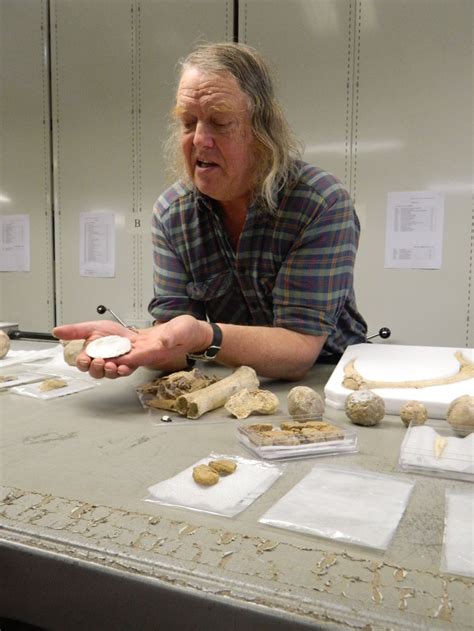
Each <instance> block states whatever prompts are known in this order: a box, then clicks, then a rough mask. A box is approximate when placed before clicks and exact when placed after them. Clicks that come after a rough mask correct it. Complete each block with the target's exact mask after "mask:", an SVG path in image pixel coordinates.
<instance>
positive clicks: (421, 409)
mask: <svg viewBox="0 0 474 631" xmlns="http://www.w3.org/2000/svg"><path fill="white" fill-rule="evenodd" d="M400 418H401V419H402V421H403V424H404V425H405V427H408V426H409V425H410V423H412V422H413V423H414V424H416V425H423V424H424V423H426V419H427V418H428V412H427V410H426V407H425V406H424V405H423V403H421V402H420V401H407V402H406V403H405V404H404V405H402V407H401V409H400Z"/></svg>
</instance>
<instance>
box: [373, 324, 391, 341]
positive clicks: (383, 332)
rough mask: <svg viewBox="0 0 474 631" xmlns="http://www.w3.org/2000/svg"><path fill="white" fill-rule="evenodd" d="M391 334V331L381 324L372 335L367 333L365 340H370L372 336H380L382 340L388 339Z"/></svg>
mask: <svg viewBox="0 0 474 631" xmlns="http://www.w3.org/2000/svg"><path fill="white" fill-rule="evenodd" d="M391 335H392V331H391V330H390V329H389V328H388V327H387V326H383V327H382V328H381V329H379V332H378V333H374V334H373V335H369V336H368V337H367V340H372V339H373V338H374V337H381V338H382V339H383V340H386V339H388V338H389V337H390V336H391Z"/></svg>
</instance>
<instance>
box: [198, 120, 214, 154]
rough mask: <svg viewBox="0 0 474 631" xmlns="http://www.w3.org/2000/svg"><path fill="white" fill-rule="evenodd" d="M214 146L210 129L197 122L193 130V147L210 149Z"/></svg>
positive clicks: (204, 124) (208, 126)
mask: <svg viewBox="0 0 474 631" xmlns="http://www.w3.org/2000/svg"><path fill="white" fill-rule="evenodd" d="M213 144H214V137H213V135H212V129H211V127H210V125H207V124H206V123H204V122H201V121H199V122H198V123H197V124H196V129H195V130H194V145H195V146H196V147H198V146H199V147H207V148H209V147H212V146H213Z"/></svg>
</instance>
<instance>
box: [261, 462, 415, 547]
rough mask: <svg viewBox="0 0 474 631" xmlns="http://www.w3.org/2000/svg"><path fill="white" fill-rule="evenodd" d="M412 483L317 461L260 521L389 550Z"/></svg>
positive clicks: (412, 485)
mask: <svg viewBox="0 0 474 631" xmlns="http://www.w3.org/2000/svg"><path fill="white" fill-rule="evenodd" d="M413 487H414V483H411V482H407V481H405V480H399V479H397V478H393V477H391V476H388V475H383V474H380V473H370V472H365V471H357V470H353V469H350V470H345V469H337V468H332V467H320V466H315V467H313V469H312V470H311V471H310V473H309V474H308V475H306V476H305V477H304V478H303V479H302V480H301V481H300V482H298V484H296V485H295V486H294V487H293V488H292V489H291V490H290V491H289V492H288V493H287V494H286V495H285V496H283V497H282V498H281V499H280V500H279V501H278V502H276V504H274V505H273V506H272V507H271V508H270V510H268V511H267V512H266V513H265V514H264V515H263V516H262V517H261V519H260V521H261V522H262V523H264V524H270V525H272V526H277V527H279V528H288V529H290V530H296V531H299V532H306V533H309V534H312V535H318V536H320V537H328V538H329V539H335V540H337V541H346V542H349V543H354V544H358V545H363V546H367V547H370V548H377V549H381V550H385V549H386V548H387V547H388V545H389V543H390V540H391V538H392V536H393V534H394V532H395V530H396V528H397V526H398V523H399V521H400V519H401V517H402V515H403V513H404V511H405V508H406V506H407V503H408V499H409V497H410V494H411V492H412V489H413Z"/></svg>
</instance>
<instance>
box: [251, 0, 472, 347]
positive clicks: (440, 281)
mask: <svg viewBox="0 0 474 631" xmlns="http://www.w3.org/2000/svg"><path fill="white" fill-rule="evenodd" d="M240 7H241V11H240V20H239V32H240V37H241V39H242V40H244V41H246V42H247V43H249V44H251V45H254V46H256V47H257V48H260V49H261V50H262V51H263V52H264V53H265V55H266V56H267V57H268V58H269V59H270V60H271V61H273V62H274V65H275V66H276V69H277V71H278V75H279V93H280V95H281V97H282V102H283V105H284V106H285V109H286V112H287V114H288V118H289V120H290V122H291V123H292V126H293V128H294V130H295V131H296V133H297V135H298V136H299V137H300V138H301V139H302V140H303V142H304V144H305V147H306V151H305V157H306V159H307V160H308V161H309V162H312V163H314V164H317V165H318V166H321V167H323V168H325V169H327V170H329V171H332V172H333V173H334V174H335V175H337V176H338V177H339V178H340V179H342V180H343V181H344V182H345V184H346V186H347V188H348V189H349V191H350V193H351V195H352V196H353V198H354V200H355V203H356V208H357V210H358V213H359V218H360V220H361V223H362V237H361V241H360V248H359V253H358V260H357V264H356V270H355V272H356V275H355V283H356V293H357V298H358V304H359V308H360V310H361V312H362V313H363V314H364V315H365V317H366V319H367V321H368V323H369V331H370V332H372V333H373V332H376V331H377V330H378V329H379V328H380V327H381V326H383V325H386V326H389V327H390V328H391V329H392V332H393V335H392V338H391V341H393V342H396V343H400V344H421V345H442V346H474V313H473V311H474V306H473V305H474V298H473V296H474V291H473V283H474V273H473V270H474V260H473V259H474V256H473V252H474V208H473V206H472V166H473V163H472V155H473V134H472V131H473V129H472V90H473V77H472V17H473V4H472V2H471V0H436V1H434V0H339V1H337V0H336V1H328V0H281V1H280V0H271V1H269V0H247V1H246V2H245V3H240ZM403 191H434V192H439V193H442V194H443V195H444V200H445V214H444V234H443V257H442V267H441V269H435V270H419V269H411V270H408V269H404V270H400V269H385V267H384V263H385V256H384V255H385V229H386V206H387V193H388V192H403Z"/></svg>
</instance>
